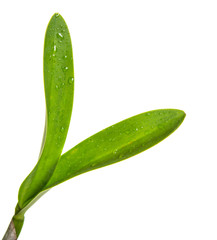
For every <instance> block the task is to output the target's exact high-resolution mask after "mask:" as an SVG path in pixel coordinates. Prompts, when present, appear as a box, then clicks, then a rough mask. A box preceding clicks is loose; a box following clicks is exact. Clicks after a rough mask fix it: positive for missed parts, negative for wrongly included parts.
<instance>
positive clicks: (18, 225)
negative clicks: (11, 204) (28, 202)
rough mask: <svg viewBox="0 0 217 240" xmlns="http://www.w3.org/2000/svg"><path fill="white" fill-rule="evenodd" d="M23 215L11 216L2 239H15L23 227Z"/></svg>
mask: <svg viewBox="0 0 217 240" xmlns="http://www.w3.org/2000/svg"><path fill="white" fill-rule="evenodd" d="M23 222H24V216H22V217H20V216H19V217H17V216H16V215H15V216H13V218H12V219H11V222H10V224H9V226H8V229H7V231H6V233H5V235H4V237H3V239H2V240H17V238H18V236H19V234H20V232H21V229H22V227H23Z"/></svg>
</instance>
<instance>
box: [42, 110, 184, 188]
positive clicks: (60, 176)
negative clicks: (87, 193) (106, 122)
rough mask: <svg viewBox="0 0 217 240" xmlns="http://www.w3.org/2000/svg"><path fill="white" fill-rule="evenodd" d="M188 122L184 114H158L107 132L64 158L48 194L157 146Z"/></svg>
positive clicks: (76, 148)
mask: <svg viewBox="0 0 217 240" xmlns="http://www.w3.org/2000/svg"><path fill="white" fill-rule="evenodd" d="M184 118H185V113H184V112H183V111H181V110H175V109H164V110H154V111H150V112H146V113H142V114H139V115H137V116H134V117H131V118H129V119H126V120H124V121H122V122H119V123H117V124H115V125H113V126H111V127H109V128H106V129H105V130H103V131H101V132H99V133H97V134H95V135H93V136H91V137H90V138H88V139H86V140H84V141H83V142H81V143H79V144H78V145H77V146H75V147H74V148H72V149H71V150H69V151H68V152H66V153H65V154H64V155H62V156H61V158H60V160H59V162H58V164H57V166H56V169H55V171H54V173H53V175H52V177H51V178H50V180H49V182H48V183H47V184H46V186H45V187H44V190H45V189H49V188H51V187H53V186H55V185H57V184H60V183H62V182H64V181H66V180H68V179H70V178H72V177H75V176H77V175H79V174H82V173H85V172H88V171H91V170H93V169H96V168H100V167H103V166H107V165H110V164H113V163H116V162H119V161H121V160H124V159H126V158H129V157H132V156H134V155H136V154H138V153H140V152H142V151H144V150H146V149H148V148H150V147H152V146H154V145H155V144H157V143H159V142H160V141H162V140H163V139H164V138H166V137H167V136H168V135H170V134H171V133H172V132H173V131H175V130H176V129H177V128H178V127H179V125H180V124H181V123H182V121H183V120H184Z"/></svg>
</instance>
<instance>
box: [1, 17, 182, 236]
mask: <svg viewBox="0 0 217 240" xmlns="http://www.w3.org/2000/svg"><path fill="white" fill-rule="evenodd" d="M44 87H45V99H46V123H45V130H44V136H43V141H42V146H41V152H40V156H39V160H38V162H37V164H36V166H35V167H34V169H33V170H32V172H31V173H30V174H29V175H28V176H27V178H26V179H25V180H24V181H23V183H22V184H21V186H20V189H19V194H18V203H17V206H16V208H15V214H14V216H13V218H12V220H11V223H10V225H9V228H8V230H7V232H6V234H5V236H4V238H3V239H4V240H8V239H17V238H18V236H19V234H20V231H21V229H22V226H23V222H24V214H25V212H26V211H27V210H28V209H29V208H30V207H31V206H32V205H33V204H34V203H35V202H36V201H37V200H38V199H39V198H40V197H41V196H42V195H43V194H45V193H46V192H47V191H48V190H49V189H51V188H52V187H54V186H56V185H57V184H60V183H62V182H64V181H66V180H68V179H70V178H72V177H75V176H77V175H79V174H82V173H85V172H88V171H91V170H93V169H97V168H100V167H103V166H107V165H110V164H113V163H116V162H119V161H121V160H124V159H126V158H129V157H131V156H133V155H135V154H138V153H140V152H142V151H144V150H146V149H148V148H150V147H152V146H154V145H155V144H157V143H159V142H160V141H162V140H163V139H164V138H166V137H167V136H168V135H170V134H171V133H172V132H173V131H175V130H176V129H177V128H178V127H179V125H180V124H181V123H182V121H183V120H184V118H185V113H184V112H183V111H181V110H176V109H162V110H154V111H150V112H146V113H142V114H139V115H136V116H134V117H131V118H129V119H126V120H124V121H122V122H119V123H117V124H115V125H113V126H111V127H109V128H106V129H104V130H103V131H101V132H99V133H97V134H95V135H93V136H91V137H89V138H88V139H86V140H84V141H83V142H81V143H79V144H78V145H77V146H75V147H74V148H72V149H71V150H69V151H68V152H66V153H64V154H63V155H61V154H62V150H63V146H64V143H65V140H66V135H67V131H68V128H69V123H70V118H71V112H72V103H73V92H74V68H73V57H72V46H71V39H70V34H69V31H68V28H67V25H66V23H65V21H64V20H63V18H62V17H61V16H60V15H59V14H54V16H53V17H52V18H51V20H50V22H49V24H48V27H47V31H46V35H45V44H44Z"/></svg>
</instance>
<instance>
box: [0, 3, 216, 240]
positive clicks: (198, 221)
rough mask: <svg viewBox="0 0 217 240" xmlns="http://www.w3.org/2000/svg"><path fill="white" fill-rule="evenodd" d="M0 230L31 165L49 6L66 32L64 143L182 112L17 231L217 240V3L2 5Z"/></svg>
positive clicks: (38, 128) (46, 204)
mask: <svg viewBox="0 0 217 240" xmlns="http://www.w3.org/2000/svg"><path fill="white" fill-rule="evenodd" d="M0 10H1V14H0V49H1V50H0V51H1V54H0V110H1V112H0V116H1V117H0V133H1V135H0V148H1V159H0V196H1V197H0V236H3V234H4V232H5V230H6V228H7V225H8V223H9V221H10V219H11V217H12V215H13V211H14V207H15V205H16V201H17V192H18V189H19V186H20V184H21V182H22V181H23V179H24V178H25V177H26V175H27V174H28V173H29V172H30V171H31V169H32V168H33V166H34V165H35V163H36V162H37V157H38V153H39V150H40V145H41V138H42V134H43V127H44V126H43V125H44V113H45V103H44V89H43V71H42V70H43V43H44V34H45V30H46V27H47V24H48V21H49V19H50V18H51V16H52V15H53V14H54V13H55V12H60V13H61V15H62V16H63V17H64V18H65V20H66V22H67V24H68V27H69V30H70V33H71V38H72V43H73V51H74V66H75V98H74V108H73V114H72V120H71V125H70V130H69V133H68V138H67V142H66V145H65V148H64V151H66V150H68V149H70V148H71V147H73V146H74V145H75V144H77V143H79V142H80V141H81V140H83V139H85V138H87V137H88V136H90V135H92V134H94V133H96V132H98V131H100V130H101V129H103V128H105V127H107V126H109V125H112V124H114V123H116V122H118V121H120V120H123V119H125V118H127V117H130V116H133V115H136V114H138V113H141V112H145V111H148V110H153V109H159V108H178V109H182V110H184V111H185V112H186V114H187V116H186V119H185V121H184V123H183V124H182V125H181V126H180V128H179V129H178V130H177V131H176V132H175V133H173V134H172V135H171V136H170V137H168V138H167V139H166V140H164V141H163V142H162V143H160V144H159V145H157V146H155V147H153V148H151V149H149V150H148V151H146V152H144V153H141V154H139V155H137V156H135V157H133V158H131V159H128V160H126V161H123V162H121V163H118V164H115V165H112V166H109V167H106V168H102V169H99V170H96V171H92V172H89V173H87V174H84V175H81V176H79V177H76V178H74V179H72V180H70V181H68V182H66V183H64V184H61V185H60V186H58V187H56V188H54V189H53V190H51V191H50V192H49V193H48V194H46V195H45V196H44V197H43V198H41V199H40V200H39V201H38V202H37V203H36V204H35V205H34V206H33V207H32V208H31V209H30V210H29V211H28V212H27V213H26V221H25V223H24V227H23V230H22V233H21V235H20V239H22V240H29V239H31V240H38V239H41V240H43V239H46V240H47V239H58V240H59V239H72V240H84V239H90V240H98V239H100V240H102V239H103V240H111V239H112V240H122V239H123V240H126V239H129V240H132V239H135V240H159V239H160V240H161V239H163V240H164V239H165V240H174V239H175V240H179V239H180V240H183V239H185V240H192V239H196V240H202V239H209V240H214V239H215V240H216V239H217V231H216V229H217V154H216V148H217V139H216V136H217V93H216V92H217V86H216V84H215V83H216V79H217V14H216V13H217V2H216V1H209V0H206V1H205V0H204V1H200V0H197V1H196V0H195V1H194V0H182V1H174V0H171V1H169V0H164V1H161V0H158V1H157V0H150V1H146V0H141V1H139V0H133V1H132V0H131V1H128V0H125V1H122V0H110V1H104V0H98V1H97V0H91V1H90V0H71V1H66V0H65V1H64V0H61V1H60V0H58V1H55V0H47V1H46V0H43V1H39V0H38V1H27V0H26V1H24V0H19V1H15V0H14V1H1V2H0Z"/></svg>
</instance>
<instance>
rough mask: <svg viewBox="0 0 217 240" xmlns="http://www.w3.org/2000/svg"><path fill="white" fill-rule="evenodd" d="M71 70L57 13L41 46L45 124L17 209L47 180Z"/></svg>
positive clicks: (60, 135)
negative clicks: (36, 159) (39, 150)
mask: <svg viewBox="0 0 217 240" xmlns="http://www.w3.org/2000/svg"><path fill="white" fill-rule="evenodd" d="M73 80H74V69H73V58H72V45H71V39H70V34H69V31H68V28H67V25H66V23H65V21H64V19H63V18H62V17H61V15H60V14H54V16H53V17H52V18H51V20H50V22H49V24H48V27H47V31H46V35H45V43H44V87H45V99H46V123H45V132H44V137H43V142H42V148H41V153H40V156H39V160H38V163H37V165H36V166H35V168H34V169H33V171H32V172H31V173H30V174H29V176H28V177H27V178H26V179H25V180H24V182H23V183H22V185H21V187H20V190H19V202H18V204H19V207H20V208H23V207H24V206H25V205H26V203H27V202H28V201H29V200H30V199H32V198H33V197H34V196H36V195H37V194H38V193H39V192H40V191H41V190H42V189H43V187H44V186H45V185H46V183H47V182H48V180H49V179H50V177H51V175H52V173H53V171H54V169H55V167H56V164H57V162H58V159H59V157H60V155H61V153H62V149H63V146H64V143H65V140H66V135H67V131H68V128H69V123H70V118H71V112H72V103H73V92H74V81H73Z"/></svg>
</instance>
